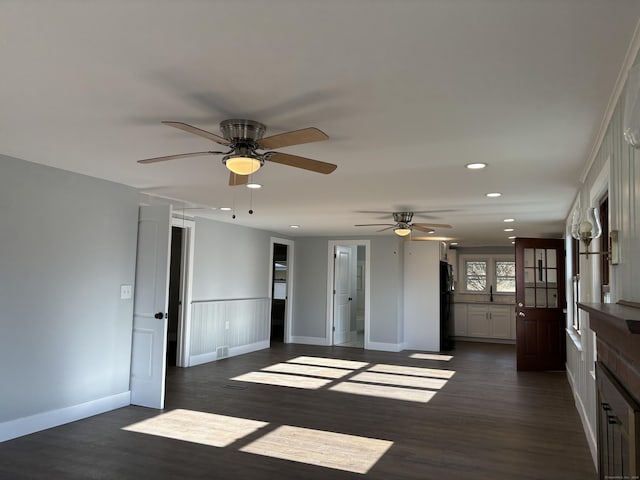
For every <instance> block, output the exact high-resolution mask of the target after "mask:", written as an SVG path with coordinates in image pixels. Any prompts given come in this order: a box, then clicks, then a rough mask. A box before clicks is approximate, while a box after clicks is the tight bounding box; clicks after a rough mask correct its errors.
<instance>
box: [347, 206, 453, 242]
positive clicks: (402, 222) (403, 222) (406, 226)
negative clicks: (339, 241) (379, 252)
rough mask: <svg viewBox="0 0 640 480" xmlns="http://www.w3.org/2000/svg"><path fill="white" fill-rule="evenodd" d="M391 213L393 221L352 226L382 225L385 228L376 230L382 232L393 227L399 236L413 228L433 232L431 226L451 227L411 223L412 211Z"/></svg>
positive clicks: (438, 224)
mask: <svg viewBox="0 0 640 480" xmlns="http://www.w3.org/2000/svg"><path fill="white" fill-rule="evenodd" d="M392 214H393V221H394V222H395V223H365V224H360V225H354V227H381V226H384V227H385V228H382V229H380V230H378V232H384V231H385V230H391V229H392V228H393V232H394V233H395V234H396V235H399V236H401V237H405V236H407V235H409V234H410V233H411V232H412V231H413V230H418V231H420V232H425V233H433V232H435V230H434V229H433V228H431V227H435V228H452V227H451V225H447V224H444V223H411V220H412V219H413V214H414V212H393V213H392Z"/></svg>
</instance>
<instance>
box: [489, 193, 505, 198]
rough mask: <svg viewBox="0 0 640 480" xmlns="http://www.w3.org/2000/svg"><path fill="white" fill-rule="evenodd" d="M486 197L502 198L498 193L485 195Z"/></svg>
mask: <svg viewBox="0 0 640 480" xmlns="http://www.w3.org/2000/svg"><path fill="white" fill-rule="evenodd" d="M486 195H487V197H489V198H496V197H501V196H502V194H501V193H500V192H491V193H487V194H486Z"/></svg>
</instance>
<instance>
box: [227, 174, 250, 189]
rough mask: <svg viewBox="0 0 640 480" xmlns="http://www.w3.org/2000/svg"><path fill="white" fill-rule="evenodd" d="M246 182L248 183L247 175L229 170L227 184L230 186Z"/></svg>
mask: <svg viewBox="0 0 640 480" xmlns="http://www.w3.org/2000/svg"><path fill="white" fill-rule="evenodd" d="M247 183H249V175H238V174H237V173H233V172H229V185H231V186H232V187H235V186H237V185H246V184H247Z"/></svg>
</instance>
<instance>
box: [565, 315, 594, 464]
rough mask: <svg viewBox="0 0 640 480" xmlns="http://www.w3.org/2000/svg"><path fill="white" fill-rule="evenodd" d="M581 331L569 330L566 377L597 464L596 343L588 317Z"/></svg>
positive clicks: (592, 455)
mask: <svg viewBox="0 0 640 480" xmlns="http://www.w3.org/2000/svg"><path fill="white" fill-rule="evenodd" d="M583 313H584V312H583ZM585 317H587V316H586V315H585ZM582 330H583V333H582V336H581V337H578V336H577V335H576V334H575V333H573V332H567V377H568V379H569V383H570V384H571V390H573V396H574V399H575V402H576V409H577V410H578V413H579V414H580V419H581V420H582V426H583V428H584V431H585V435H586V437H587V442H588V444H589V449H590V451H591V457H592V459H593V461H594V464H596V465H597V440H596V381H595V373H594V368H595V362H594V358H595V355H594V348H595V345H594V342H593V331H592V330H591V329H590V328H589V320H588V317H587V318H585V319H584V321H583V322H582Z"/></svg>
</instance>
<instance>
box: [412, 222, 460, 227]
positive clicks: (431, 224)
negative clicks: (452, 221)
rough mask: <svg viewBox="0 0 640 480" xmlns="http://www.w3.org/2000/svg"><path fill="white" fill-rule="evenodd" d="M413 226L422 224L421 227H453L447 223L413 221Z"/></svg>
mask: <svg viewBox="0 0 640 480" xmlns="http://www.w3.org/2000/svg"><path fill="white" fill-rule="evenodd" d="M411 225H412V226H414V227H415V226H420V227H427V228H429V227H436V228H453V227H452V226H451V225H447V224H446V223H412V224H411Z"/></svg>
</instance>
